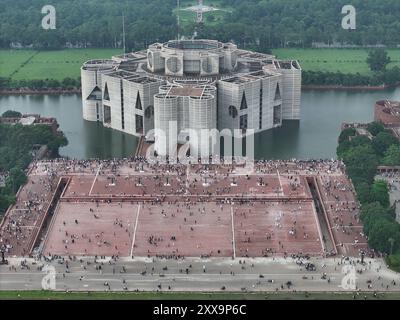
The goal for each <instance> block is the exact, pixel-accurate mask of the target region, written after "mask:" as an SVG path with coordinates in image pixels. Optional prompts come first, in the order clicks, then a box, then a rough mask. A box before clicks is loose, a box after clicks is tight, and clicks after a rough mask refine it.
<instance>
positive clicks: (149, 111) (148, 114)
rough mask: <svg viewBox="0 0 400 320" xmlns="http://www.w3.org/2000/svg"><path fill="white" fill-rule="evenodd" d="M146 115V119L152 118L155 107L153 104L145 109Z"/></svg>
mask: <svg viewBox="0 0 400 320" xmlns="http://www.w3.org/2000/svg"><path fill="white" fill-rule="evenodd" d="M144 116H145V117H146V119H150V118H152V117H153V116H154V107H153V106H151V105H150V106H148V107H147V108H146V110H145V111H144Z"/></svg>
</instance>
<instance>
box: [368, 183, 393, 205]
mask: <svg viewBox="0 0 400 320" xmlns="http://www.w3.org/2000/svg"><path fill="white" fill-rule="evenodd" d="M370 195H371V201H376V202H379V203H380V204H381V205H382V207H384V208H387V207H389V205H390V201H389V189H388V186H387V184H386V181H383V180H376V181H374V183H373V184H372V187H371V194H370Z"/></svg>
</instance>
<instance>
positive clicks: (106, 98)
mask: <svg viewBox="0 0 400 320" xmlns="http://www.w3.org/2000/svg"><path fill="white" fill-rule="evenodd" d="M103 99H104V100H107V101H110V94H109V93H108V86H107V83H106V86H105V88H104V96H103Z"/></svg>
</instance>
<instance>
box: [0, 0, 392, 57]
mask: <svg viewBox="0 0 400 320" xmlns="http://www.w3.org/2000/svg"><path fill="white" fill-rule="evenodd" d="M181 2H183V3H186V4H187V2H184V1H181ZM47 4H51V5H53V6H54V7H55V8H56V12H57V24H56V27H57V29H56V30H43V29H42V28H41V20H42V18H43V16H44V15H43V14H42V13H41V8H42V7H43V6H44V5H47ZM347 4H349V1H348V0H335V1H332V0H311V1H310V0H296V1H293V0H246V1H242V0H215V5H217V6H219V7H223V8H227V10H228V11H227V12H226V14H225V15H223V17H222V19H218V21H213V23H207V19H206V23H205V24H204V25H203V26H202V27H201V28H197V29H198V30H197V31H198V36H199V37H207V38H215V39H219V40H222V41H230V40H233V41H235V42H236V43H237V44H238V45H240V46H251V45H254V46H258V47H259V49H260V50H261V51H265V50H267V49H268V48H276V47H286V46H299V47H309V46H311V44H312V43H313V42H323V43H332V42H334V41H337V42H341V43H349V44H355V45H376V44H385V45H388V46H396V45H398V44H400V33H399V32H398V30H400V20H399V19H398V17H399V16H400V2H399V1H398V0H380V1H376V0H353V1H351V4H352V5H354V6H355V8H356V10H357V26H356V27H357V28H356V30H353V31H348V30H344V29H342V28H341V21H342V18H343V14H342V13H341V9H342V7H343V6H344V5H347ZM175 8H176V0H151V1H147V0H102V1H100V0H53V1H51V2H50V3H49V1H47V0H2V10H1V12H0V21H1V22H0V47H9V45H10V43H12V42H14V43H16V42H18V43H21V44H23V45H31V44H32V45H34V46H35V47H40V48H61V47H64V46H65V44H66V43H68V42H69V43H72V44H75V45H81V46H93V47H122V41H121V40H122V39H121V38H122V37H121V33H122V30H121V29H122V27H121V24H122V23H121V20H122V18H121V17H122V13H123V12H124V14H125V18H126V19H125V20H126V32H127V47H128V49H131V50H132V49H139V48H144V47H146V45H147V44H149V43H152V42H155V41H166V40H168V39H173V38H175V37H176V35H177V22H176V16H175V14H174V12H175V11H174V9H175ZM195 28H196V24H195V23H194V21H193V22H192V23H185V24H182V29H181V34H183V35H186V36H191V35H192V34H193V32H194V30H195Z"/></svg>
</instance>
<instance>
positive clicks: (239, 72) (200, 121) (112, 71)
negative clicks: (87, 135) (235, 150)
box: [81, 40, 301, 155]
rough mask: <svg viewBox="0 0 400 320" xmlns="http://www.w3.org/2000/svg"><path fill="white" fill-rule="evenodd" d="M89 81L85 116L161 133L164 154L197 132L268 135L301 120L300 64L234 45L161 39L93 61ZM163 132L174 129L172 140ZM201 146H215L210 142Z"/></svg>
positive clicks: (135, 131)
mask: <svg viewBox="0 0 400 320" xmlns="http://www.w3.org/2000/svg"><path fill="white" fill-rule="evenodd" d="M81 78H82V101H83V118H84V119H86V120H88V121H98V122H101V123H103V125H104V126H106V127H109V128H113V129H116V130H119V131H123V132H125V133H128V134H132V135H136V136H142V135H147V134H149V136H150V135H151V136H154V139H155V150H156V151H157V152H158V153H159V154H160V155H164V154H166V150H168V148H175V147H176V145H177V144H179V143H184V142H185V141H187V140H189V141H190V135H191V133H190V132H193V131H199V130H202V129H218V130H223V129H231V130H234V129H241V133H242V134H243V135H246V132H247V130H248V129H253V130H254V131H255V132H261V131H265V130H269V129H272V128H275V127H279V126H281V125H282V121H283V120H299V119H300V98H301V67H300V65H299V63H298V62H297V61H295V60H287V61H281V60H277V59H276V58H275V57H274V56H272V55H267V54H262V53H255V52H251V51H245V50H239V49H238V48H237V46H236V45H234V44H232V43H221V42H218V41H215V40H182V41H177V40H173V41H169V42H167V43H163V44H162V43H155V44H152V45H150V46H149V47H148V49H147V50H144V51H139V52H134V53H128V54H125V55H121V56H115V57H113V58H112V59H111V60H90V61H88V62H86V63H85V64H84V65H83V66H82V68H81ZM171 122H174V123H176V125H177V130H176V132H175V131H171V130H170V129H171V128H170V123H171ZM152 129H156V130H155V133H154V131H152ZM157 130H162V131H163V132H165V133H166V134H167V141H164V140H162V139H161V138H160V135H159V134H157ZM198 146H200V148H203V147H204V148H208V144H207V143H205V142H204V141H200V144H198ZM191 147H192V145H191Z"/></svg>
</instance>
